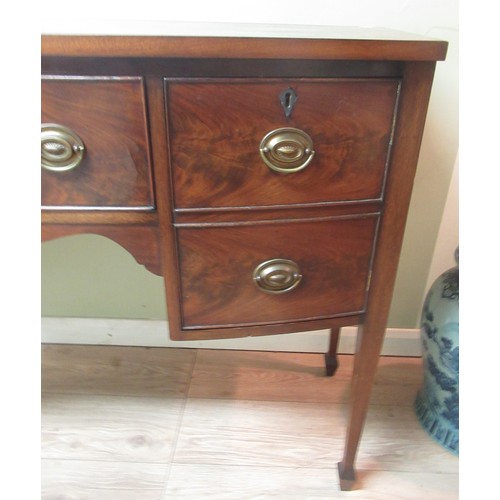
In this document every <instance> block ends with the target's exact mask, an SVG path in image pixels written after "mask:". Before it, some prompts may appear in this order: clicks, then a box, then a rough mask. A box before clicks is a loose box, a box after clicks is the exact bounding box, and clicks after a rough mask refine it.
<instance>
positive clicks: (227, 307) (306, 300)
mask: <svg viewBox="0 0 500 500" xmlns="http://www.w3.org/2000/svg"><path fill="white" fill-rule="evenodd" d="M377 223H378V217H376V216H361V217H356V218H351V217H349V218H346V219H330V220H314V221H311V220H306V221H304V220H297V221H293V222H290V221H287V222H281V221H280V222H274V223H270V222H261V223H255V224H250V225H248V224H241V225H231V224H229V225H225V224H220V225H216V226H205V227H199V226H198V227H181V228H178V229H177V233H178V234H177V236H178V248H179V260H180V267H179V269H180V279H181V314H182V319H181V321H182V326H183V328H185V329H190V328H203V327H206V328H210V327H215V326H231V325H234V326H236V325H258V324H263V323H284V322H287V321H300V320H303V319H322V318H329V317H335V316H340V315H348V314H354V313H359V312H362V311H363V310H364V304H365V295H366V288H367V283H368V276H369V270H370V263H371V257H372V251H373V242H374V238H375V233H376V227H377ZM274 259H284V260H285V261H287V262H290V261H291V262H292V263H295V264H296V266H297V268H298V274H299V275H300V276H301V279H300V280H299V281H298V284H297V283H296V282H294V278H291V273H289V267H288V268H287V267H285V268H281V269H282V271H279V272H278V273H277V274H278V276H276V273H275V277H274V278H272V277H271V281H272V280H273V279H276V280H277V282H278V284H280V283H279V281H280V280H281V282H282V283H285V285H286V286H287V288H288V287H290V290H288V291H285V292H282V293H269V291H265V290H264V289H262V288H261V286H265V285H266V280H267V283H269V277H270V276H272V272H273V268H272V262H271V265H270V266H267V268H266V266H263V267H264V269H263V270H262V267H261V268H260V270H259V265H261V264H262V263H268V262H269V261H273V260H274ZM278 269H279V266H278ZM256 271H258V272H259V273H260V274H258V275H257V276H255V274H254V273H256ZM266 273H267V274H266ZM287 273H288V274H287ZM280 275H285V276H284V278H283V276H280ZM254 276H255V277H254ZM282 278H283V279H282ZM289 278H290V279H289ZM257 282H259V283H261V285H258V283H257ZM294 285H296V286H294Z"/></svg>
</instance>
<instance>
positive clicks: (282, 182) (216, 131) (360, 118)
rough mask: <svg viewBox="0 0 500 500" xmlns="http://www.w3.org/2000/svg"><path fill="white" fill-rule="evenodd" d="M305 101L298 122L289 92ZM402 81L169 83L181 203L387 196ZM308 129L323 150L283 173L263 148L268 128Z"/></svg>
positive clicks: (242, 203) (316, 200)
mask: <svg viewBox="0 0 500 500" xmlns="http://www.w3.org/2000/svg"><path fill="white" fill-rule="evenodd" d="M288 88H292V89H293V90H294V91H295V93H296V94H297V101H296V104H295V106H294V108H293V111H292V115H291V117H290V118H289V119H287V118H286V117H285V114H284V111H283V109H282V107H281V104H280V94H281V93H282V92H284V91H285V90H287V89H288ZM397 92H398V81H397V80H383V79H382V80H377V79H359V80H356V79H354V80H353V79H346V80H343V79H338V80H329V81H328V80H327V81H321V80H320V81H316V82H314V81H306V80H284V81H279V82H274V83H271V82H267V83H266V81H265V80H263V81H261V82H253V83H250V82H245V83H244V82H243V81H239V82H238V81H235V82H232V81H231V80H229V81H225V82H221V81H217V82H212V83H204V82H197V81H196V80H194V81H192V83H187V82H183V83H175V82H171V83H168V81H167V93H168V94H167V107H168V111H169V120H170V145H171V155H172V172H173V186H174V189H175V206H176V207H178V208H193V207H198V208H205V207H211V208H213V207H235V206H236V207H238V206H266V205H271V206H272V205H287V204H301V203H320V202H335V201H351V202H352V201H356V200H357V201H359V200H367V199H368V200H369V199H380V198H381V197H382V191H383V182H384V179H385V171H386V164H387V159H388V155H389V142H390V139H391V133H392V128H393V121H394V113H395V105H396V101H397ZM283 127H292V128H297V129H300V130H303V131H304V132H306V133H307V134H308V135H309V136H310V137H311V139H312V141H313V148H314V150H315V156H314V157H313V159H312V161H311V163H310V164H309V165H308V166H307V167H306V168H305V169H304V170H302V171H300V172H296V173H290V174H285V175H284V174H280V173H277V172H274V171H273V170H271V169H270V168H269V167H268V166H266V165H265V163H264V162H263V160H262V158H261V156H260V153H259V147H260V143H261V140H262V139H263V138H264V136H265V135H266V134H268V133H269V132H271V131H273V130H275V129H279V128H283Z"/></svg>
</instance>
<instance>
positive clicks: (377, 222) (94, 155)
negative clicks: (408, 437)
mask: <svg viewBox="0 0 500 500" xmlns="http://www.w3.org/2000/svg"><path fill="white" fill-rule="evenodd" d="M379 35H380V36H379V37H378V38H373V39H369V38H368V39H367V37H366V36H364V37H359V39H356V37H354V38H351V39H342V38H340V39H338V38H335V37H332V38H320V39H318V38H314V37H311V39H308V38H304V37H302V38H297V39H294V40H291V39H283V38H272V37H253V38H252V37H247V38H239V37H234V38H228V37H203V36H185V37H178V36H176V37H168V36H162V37H158V36H150V37H140V36H136V37H134V36H122V37H117V36H111V37H106V36H69V35H68V36H56V35H44V36H43V37H42V70H43V71H42V72H43V75H42V122H43V123H56V124H60V125H64V126H65V127H69V128H70V129H71V130H73V131H75V132H76V133H77V134H78V135H79V136H80V138H81V139H82V141H83V142H84V144H85V154H84V157H83V161H82V163H81V164H80V165H78V166H77V167H76V168H74V169H72V170H69V171H66V172H53V171H49V170H46V169H42V203H43V211H42V222H43V231H42V234H43V237H44V239H51V238H57V237H60V236H63V235H68V234H77V233H95V234H101V235H104V236H107V237H109V238H111V239H113V240H114V241H116V242H118V243H119V244H121V245H123V246H124V247H125V248H126V249H127V250H128V251H130V252H131V253H132V254H133V255H134V256H135V258H136V259H137V261H138V262H139V263H141V264H143V265H145V266H146V267H147V268H148V269H149V270H151V271H152V272H154V273H156V274H158V275H162V276H164V277H165V286H166V293H167V308H168V317H169V328H170V332H171V336H172V338H173V339H182V340H189V339H210V338H214V339H215V338H229V337H240V336H248V335H271V334H279V333H288V332H294V331H308V330H314V329H323V328H329V329H331V330H332V339H331V347H330V352H329V354H328V355H327V357H326V361H327V369H328V371H329V373H330V374H331V373H333V371H334V365H335V359H334V358H335V350H336V344H337V340H338V331H339V328H340V327H341V326H346V325H359V334H358V335H359V338H358V343H357V352H356V358H355V367H354V373H353V382H352V390H351V413H350V417H349V425H348V430H347V436H346V444H345V451H344V457H343V459H342V461H341V462H340V463H339V474H340V482H341V487H342V488H343V489H349V488H352V486H353V484H354V479H355V477H354V460H355V455H356V450H357V447H358V442H359V439H360V435H361V432H362V428H363V423H364V419H365V416H366V411H367V407H368V401H369V396H370V391H371V386H372V384H373V378H374V375H375V371H376V367H377V360H378V356H379V354H380V349H381V346H382V340H383V336H384V331H385V328H386V322H387V316H388V311H389V306H390V301H391V295H392V291H393V286H394V280H395V276H396V271H397V265H398V259H399V254H400V250H401V244H402V239H403V232H404V226H405V221H406V216H407V211H408V205H409V200H410V195H411V189H412V183H413V177H414V173H415V168H416V164H417V158H418V151H419V147H420V141H421V137H422V132H423V128H424V121H425V115H426V109H427V105H428V100H429V95H430V90H431V84H432V79H433V74H434V68H435V64H436V61H438V60H443V59H444V58H445V54H446V47H447V44H446V43H445V42H439V41H433V40H422V39H420V40H419V39H415V40H411V38H410V39H407V38H405V39H401V40H399V39H398V38H394V37H393V36H392V37H387V38H384V36H383V32H380V33H379ZM290 89H292V90H293V93H294V94H295V96H296V100H295V101H294V102H293V105H292V107H291V114H290V113H289V116H287V114H286V113H285V109H284V108H283V105H282V103H281V101H280V96H281V95H282V94H283V93H284V92H285V94H283V95H285V96H288V97H285V98H283V99H285V101H283V102H284V103H285V105H290V102H291V101H289V100H288V101H287V100H286V99H289V96H290V95H291V94H290ZM286 92H288V94H286ZM276 129H300V130H301V131H303V132H305V133H306V134H307V135H308V136H309V137H310V138H311V139H312V147H311V148H309V147H307V151H306V147H305V146H304V147H302V146H300V147H298V146H297V144H298V143H296V142H294V139H293V140H292V142H290V141H288V142H287V141H285V140H284V139H283V141H282V143H279V144H278V146H277V149H279V151H277V154H278V155H281V156H280V158H282V159H283V158H284V160H283V161H284V163H285V165H287V163H286V162H287V161H289V160H288V159H289V158H292V157H302V156H303V157H306V156H307V155H311V154H312V153H311V151H314V154H313V156H312V158H311V160H310V163H309V164H308V165H307V166H306V167H305V168H304V169H302V170H300V171H297V172H294V173H288V174H283V173H278V172H276V171H274V170H272V169H271V168H269V167H268V166H267V165H266V164H265V163H264V161H263V156H262V155H261V151H260V148H261V146H260V142H261V140H262V138H263V137H264V136H265V135H266V134H268V133H269V132H271V131H273V130H276ZM280 137H281V136H280ZM283 137H284V136H283ZM47 147H48V148H49V149H48V150H50V148H51V147H52V148H56V149H57V146H54V145H49V146H47ZM262 147H263V146H262ZM53 150H54V151H55V149H53ZM262 154H264V153H262ZM273 161H274V160H273ZM273 259H281V260H280V262H278V263H276V262H275V261H273V263H272V265H271V267H272V266H275V267H272V269H271V272H270V274H269V276H270V278H269V276H264V275H260V274H259V273H257V275H256V276H257V277H255V276H254V274H253V273H254V270H255V269H256V268H257V266H259V264H262V263H266V262H267V261H270V260H273ZM283 262H284V263H285V264H284V266H285V267H284V268H282V267H279V266H280V265H283ZM290 262H292V267H290V265H289V263H290ZM293 265H296V266H298V267H297V268H298V269H299V271H298V272H295V271H293V272H292V271H289V269H295V268H294V267H293ZM276 266H277V267H276ZM264 267H265V266H264ZM283 269H285V270H283ZM259 272H260V271H259ZM266 280H268V281H267V282H266ZM264 282H266V283H267V284H266V286H270V287H271V288H272V287H274V286H277V287H278V288H279V287H284V286H288V283H289V282H290V283H293V286H291V287H290V290H289V291H286V292H285V293H267V292H266V291H263V290H262V289H261V288H260V287H261V286H263V285H262V284H263V283H264ZM269 283H270V284H269ZM295 285H296V286H295ZM332 383H334V382H332Z"/></svg>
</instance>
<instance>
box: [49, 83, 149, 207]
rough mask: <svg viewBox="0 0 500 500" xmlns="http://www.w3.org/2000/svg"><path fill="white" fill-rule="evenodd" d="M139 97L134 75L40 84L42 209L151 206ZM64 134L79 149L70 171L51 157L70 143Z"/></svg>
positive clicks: (139, 86) (143, 114)
mask: <svg viewBox="0 0 500 500" xmlns="http://www.w3.org/2000/svg"><path fill="white" fill-rule="evenodd" d="M144 95H145V93H144V88H143V81H142V78H139V77H115V78H111V77H110V78H107V77H103V78H96V77H89V78H85V77H56V76H49V77H45V78H44V79H43V80H42V167H43V168H42V205H43V206H44V207H46V208H57V207H63V208H64V207H68V208H78V207H84V208H86V207H97V208H109V207H117V208H126V209H148V208H152V207H153V206H154V195H153V183H152V170H151V165H150V148H149V138H148V132H147V125H146V104H145V98H144ZM44 124H46V126H44ZM47 124H48V125H47ZM61 131H62V132H61ZM64 134H66V135H64ZM68 134H76V137H78V138H79V139H80V140H81V144H82V145H83V148H84V149H83V154H82V158H81V163H79V164H78V165H77V166H75V167H74V168H70V169H66V167H65V164H64V162H60V161H58V160H59V159H58V158H57V154H58V151H59V154H60V156H64V155H65V150H64V147H65V145H66V144H67V143H69V144H70V145H72V142H71V140H70V139H67V137H68ZM44 147H45V153H46V156H47V158H48V160H45V161H44V156H43V153H44ZM53 158H55V159H56V161H53ZM71 161H72V159H71V158H70V162H69V163H70V165H71ZM44 163H45V166H44ZM61 165H63V166H62V167H61Z"/></svg>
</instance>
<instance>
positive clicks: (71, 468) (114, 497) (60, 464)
mask: <svg viewBox="0 0 500 500" xmlns="http://www.w3.org/2000/svg"><path fill="white" fill-rule="evenodd" d="M168 467H169V466H167V465H161V464H144V463H133V462H94V461H81V460H47V459H44V460H42V464H41V472H42V487H41V493H42V494H41V498H42V500H66V499H79V500H84V499H85V500H138V499H140V500H158V499H160V498H161V496H162V491H163V488H164V484H165V478H166V477H167V472H168Z"/></svg>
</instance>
